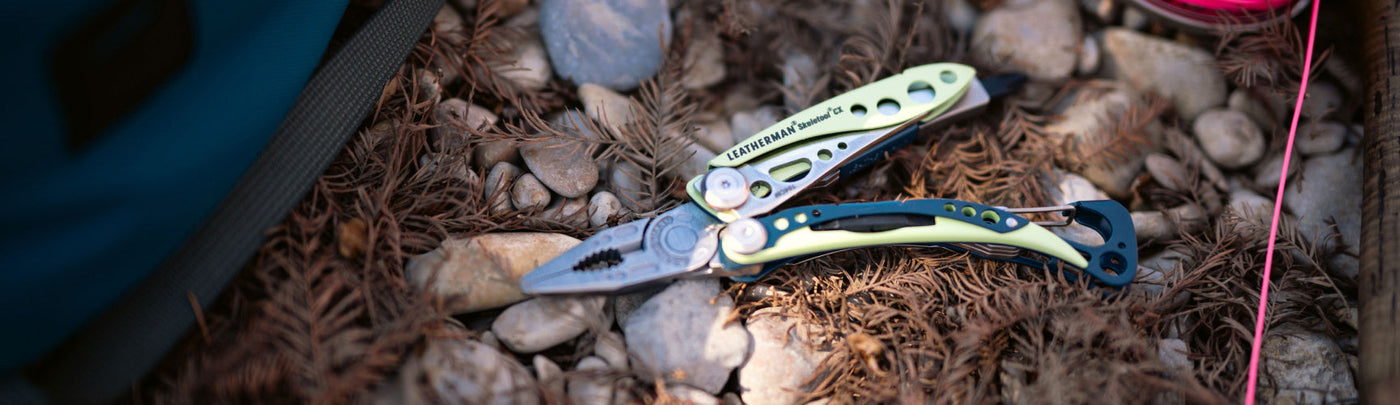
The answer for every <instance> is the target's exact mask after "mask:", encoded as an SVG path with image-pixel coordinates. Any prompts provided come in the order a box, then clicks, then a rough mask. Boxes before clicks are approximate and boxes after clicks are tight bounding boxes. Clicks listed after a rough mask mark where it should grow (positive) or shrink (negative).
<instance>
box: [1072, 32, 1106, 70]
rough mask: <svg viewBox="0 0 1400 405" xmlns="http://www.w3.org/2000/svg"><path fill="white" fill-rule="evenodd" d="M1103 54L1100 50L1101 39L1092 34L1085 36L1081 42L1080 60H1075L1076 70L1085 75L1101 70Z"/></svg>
mask: <svg viewBox="0 0 1400 405" xmlns="http://www.w3.org/2000/svg"><path fill="white" fill-rule="evenodd" d="M1102 59H1103V56H1102V54H1101V53H1100V52H1099V41H1098V40H1097V39H1094V37H1092V36H1085V37H1084V40H1083V41H1082V42H1080V44H1079V60H1078V61H1076V62H1075V65H1074V70H1075V72H1078V73H1079V74H1080V75H1083V76H1091V75H1093V74H1094V73H1097V72H1098V71H1099V63H1100V62H1101V61H1102Z"/></svg>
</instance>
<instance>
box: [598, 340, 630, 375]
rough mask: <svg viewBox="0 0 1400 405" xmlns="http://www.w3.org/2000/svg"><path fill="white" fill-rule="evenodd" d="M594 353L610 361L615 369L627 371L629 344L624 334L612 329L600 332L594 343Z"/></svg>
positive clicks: (609, 364)
mask: <svg viewBox="0 0 1400 405" xmlns="http://www.w3.org/2000/svg"><path fill="white" fill-rule="evenodd" d="M593 355H594V356H598V358H600V359H603V360H604V361H607V362H608V366H609V367H611V368H612V369H613V370H618V371H627V344H626V343H623V341H622V335H621V334H618V333H617V332H613V331H611V330H609V331H606V332H603V333H600V334H598V341H597V342H595V343H594V344H593Z"/></svg>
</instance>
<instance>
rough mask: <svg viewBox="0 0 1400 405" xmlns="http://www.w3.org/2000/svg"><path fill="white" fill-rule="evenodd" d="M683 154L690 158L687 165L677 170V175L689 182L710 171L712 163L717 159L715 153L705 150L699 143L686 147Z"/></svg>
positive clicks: (684, 164)
mask: <svg viewBox="0 0 1400 405" xmlns="http://www.w3.org/2000/svg"><path fill="white" fill-rule="evenodd" d="M683 153H687V154H688V156H689V157H687V158H686V160H685V163H682V164H681V167H678V168H676V172H675V173H676V176H678V177H680V178H681V179H685V180H687V181H689V180H690V179H693V178H695V176H700V175H703V174H705V172H706V171H708V170H710V161H711V160H714V158H715V153H714V152H710V150H709V149H705V147H704V146H700V144H698V143H692V144H690V145H686V147H685V152H683Z"/></svg>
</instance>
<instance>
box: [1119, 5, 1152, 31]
mask: <svg viewBox="0 0 1400 405" xmlns="http://www.w3.org/2000/svg"><path fill="white" fill-rule="evenodd" d="M1151 22H1152V19H1151V18H1149V17H1147V14H1143V12H1142V11H1140V10H1138V9H1137V8H1136V7H1124V9H1123V26H1124V27H1127V28H1131V29H1133V30H1135V31H1142V30H1144V29H1147V24H1149V23H1151Z"/></svg>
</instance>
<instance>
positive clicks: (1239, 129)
mask: <svg viewBox="0 0 1400 405" xmlns="http://www.w3.org/2000/svg"><path fill="white" fill-rule="evenodd" d="M1193 129H1194V130H1195V132H1196V139H1197V140H1198V141H1199V142H1200V143H1201V150H1203V151H1205V152H1206V156H1209V157H1210V159H1211V160H1213V161H1215V163H1217V164H1219V165H1220V166H1221V167H1224V168H1226V169H1238V168H1241V167H1245V166H1248V165H1250V164H1252V163H1254V162H1257V161H1259V158H1261V157H1264V148H1265V145H1264V133H1263V132H1261V131H1260V130H1259V126H1258V125H1254V121H1251V120H1250V119H1249V117H1247V116H1245V115H1244V113H1241V112H1239V111H1234V110H1227V109H1214V110H1209V111H1206V112H1204V113H1201V116H1200V117H1198V118H1197V119H1196V123H1195V125H1194V126H1193Z"/></svg>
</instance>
